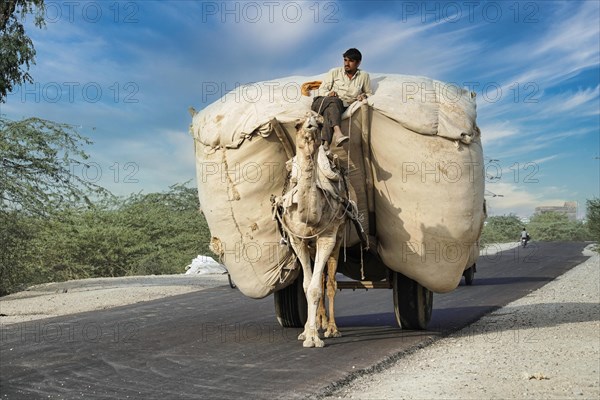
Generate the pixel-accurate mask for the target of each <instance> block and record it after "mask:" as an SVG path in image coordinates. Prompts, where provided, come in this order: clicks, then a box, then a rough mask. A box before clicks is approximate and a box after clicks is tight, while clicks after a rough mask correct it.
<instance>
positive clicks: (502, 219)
mask: <svg viewBox="0 0 600 400" xmlns="http://www.w3.org/2000/svg"><path fill="white" fill-rule="evenodd" d="M523 226H524V225H523V222H521V220H520V219H519V217H517V216H516V215H514V214H509V215H500V216H493V217H488V218H487V220H486V224H485V226H484V227H483V232H482V233H481V239H480V243H481V244H482V245H485V244H489V243H506V242H517V241H519V238H520V237H521V235H520V233H521V230H522V229H523Z"/></svg>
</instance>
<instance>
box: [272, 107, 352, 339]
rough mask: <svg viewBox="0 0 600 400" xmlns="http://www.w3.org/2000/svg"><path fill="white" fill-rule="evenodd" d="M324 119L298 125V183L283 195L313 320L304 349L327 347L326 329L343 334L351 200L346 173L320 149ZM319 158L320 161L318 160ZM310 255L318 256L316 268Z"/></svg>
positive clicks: (332, 334)
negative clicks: (342, 263)
mask: <svg viewBox="0 0 600 400" xmlns="http://www.w3.org/2000/svg"><path fill="white" fill-rule="evenodd" d="M322 121H323V120H322V117H321V116H319V115H318V114H315V113H311V114H308V115H307V117H306V119H305V120H304V121H298V123H297V124H296V157H295V161H294V162H293V169H294V171H293V173H292V180H293V183H295V186H293V187H292V188H291V189H290V191H289V192H288V193H287V194H286V195H285V196H284V197H287V198H288V201H287V206H286V207H285V208H284V212H283V216H282V225H283V228H284V230H285V231H286V233H287V236H288V238H289V241H290V244H291V245H292V248H293V249H294V251H295V253H296V255H297V256H298V259H299V261H300V263H301V264H302V269H303V272H304V281H303V288H304V293H305V294H306V299H307V301H308V319H307V321H306V325H305V327H304V332H302V333H301V334H300V335H299V336H298V340H303V341H304V342H303V346H304V347H323V346H324V342H323V341H322V340H321V339H320V338H319V332H318V331H319V329H320V328H322V329H326V330H325V337H340V336H341V333H340V332H339V330H338V328H337V325H336V323H335V315H334V302H333V300H334V297H335V292H336V290H337V284H336V280H335V274H336V270H337V263H338V255H339V250H340V246H341V239H342V234H343V232H344V226H345V223H346V221H347V217H346V207H348V206H349V203H348V201H347V200H345V199H344V193H342V195H341V196H340V190H339V188H340V187H341V186H343V179H342V177H341V175H340V174H339V173H336V172H334V171H333V170H332V169H331V165H330V164H329V161H328V160H327V157H326V156H325V154H324V150H323V148H322V147H321V148H320V147H319V146H320V144H321V139H320V136H321V133H320V129H321V126H322ZM319 152H321V153H320V154H319ZM319 156H320V157H319ZM318 157H319V158H320V159H321V161H320V162H317V158H318ZM336 180H337V182H336ZM336 187H337V189H336ZM336 192H337V193H336ZM311 257H312V258H314V269H313V267H312V265H311ZM325 264H327V297H328V303H329V304H328V305H329V307H328V308H329V318H327V316H326V315H325V308H324V300H323V286H324V281H323V279H324V268H325Z"/></svg>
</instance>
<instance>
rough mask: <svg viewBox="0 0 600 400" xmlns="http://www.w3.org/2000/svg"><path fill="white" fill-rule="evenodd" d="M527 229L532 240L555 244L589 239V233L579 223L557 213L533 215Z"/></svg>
mask: <svg viewBox="0 0 600 400" xmlns="http://www.w3.org/2000/svg"><path fill="white" fill-rule="evenodd" d="M527 227H528V231H529V234H530V235H531V238H532V239H533V240H539V241H546V242H556V241H572V240H574V241H578V240H588V239H589V232H588V230H587V229H586V227H585V225H584V224H583V223H582V222H581V221H571V220H569V218H568V217H567V216H566V215H565V214H564V213H559V212H544V213H538V214H535V215H534V216H532V217H531V220H530V221H529V225H528V226H527Z"/></svg>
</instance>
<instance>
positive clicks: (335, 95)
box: [327, 91, 338, 97]
mask: <svg viewBox="0 0 600 400" xmlns="http://www.w3.org/2000/svg"><path fill="white" fill-rule="evenodd" d="M327 96H329V97H338V95H337V93H336V92H333V91H331V92H329V94H328V95H327Z"/></svg>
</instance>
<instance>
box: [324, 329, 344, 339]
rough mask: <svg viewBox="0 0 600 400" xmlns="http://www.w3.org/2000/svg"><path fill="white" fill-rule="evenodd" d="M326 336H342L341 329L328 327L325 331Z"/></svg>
mask: <svg viewBox="0 0 600 400" xmlns="http://www.w3.org/2000/svg"><path fill="white" fill-rule="evenodd" d="M325 337H326V338H334V337H342V333H341V332H340V331H338V330H337V329H336V330H335V331H332V330H329V329H328V330H327V331H326V332H325Z"/></svg>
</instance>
